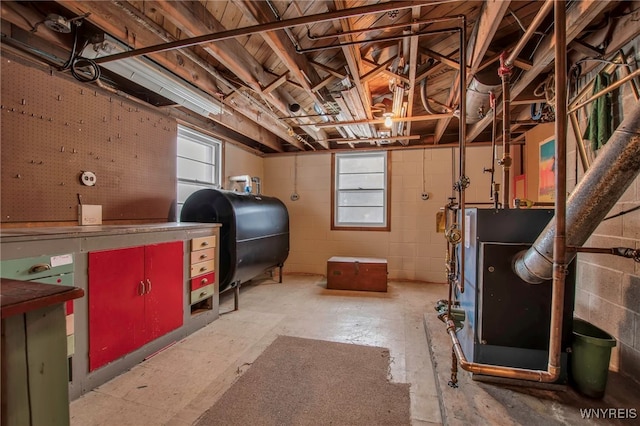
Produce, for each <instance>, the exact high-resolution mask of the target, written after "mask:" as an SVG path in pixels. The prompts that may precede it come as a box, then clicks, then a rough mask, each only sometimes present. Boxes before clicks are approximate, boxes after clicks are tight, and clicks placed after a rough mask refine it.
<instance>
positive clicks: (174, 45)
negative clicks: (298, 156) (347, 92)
mask: <svg viewBox="0 0 640 426" xmlns="http://www.w3.org/2000/svg"><path fill="white" fill-rule="evenodd" d="M421 3H423V4H424V3H430V1H426V0H416V1H400V2H389V3H377V4H372V5H368V6H362V7H354V8H351V9H342V10H335V11H332V12H327V13H318V14H315V15H308V16H300V17H297V18H292V19H283V20H282V21H275V22H268V23H266V24H258V25H252V26H249V27H243V28H236V29H233V30H227V31H219V32H216V33H212V34H204V35H201V36H197V37H191V38H186V39H182V40H176V41H173V42H169V43H163V44H157V45H154V46H149V47H143V48H141V49H134V50H130V51H128V52H123V53H117V54H115V55H110V56H103V57H102V58H97V59H95V62H96V63H98V64H103V63H106V62H111V61H117V60H119V59H125V58H132V57H135V56H141V55H148V54H150V53H158V52H165V51H167V50H173V49H179V48H181V47H189V46H195V45H199V44H204V43H210V42H214V41H220V40H227V39H231V38H237V37H241V36H246V35H251V34H256V33H262V32H269V31H276V30H283V29H285V28H289V27H296V26H300V25H306V24H311V23H316V22H326V21H334V20H336V19H344V18H351V17H355V16H360V15H366V14H370V13H380V12H387V11H389V10H400V9H409V8H412V7H415V6H419V5H420V4H421Z"/></svg>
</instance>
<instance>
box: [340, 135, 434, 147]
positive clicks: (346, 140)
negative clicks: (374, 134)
mask: <svg viewBox="0 0 640 426" xmlns="http://www.w3.org/2000/svg"><path fill="white" fill-rule="evenodd" d="M420 138H422V136H420V135H413V136H390V137H388V138H366V139H353V138H335V139H327V142H335V143H337V144H343V143H346V144H349V143H371V142H383V141H408V140H418V139H420ZM401 143H402V142H401ZM403 145H406V143H405V144H403Z"/></svg>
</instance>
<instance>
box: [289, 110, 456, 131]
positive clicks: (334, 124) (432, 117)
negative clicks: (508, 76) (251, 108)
mask: <svg viewBox="0 0 640 426" xmlns="http://www.w3.org/2000/svg"><path fill="white" fill-rule="evenodd" d="M452 116H453V113H449V112H444V113H442V114H427V115H416V116H413V117H393V118H391V121H392V122H393V123H398V122H409V121H429V120H439V119H441V118H442V117H452ZM384 121H385V119H383V118H380V119H377V118H374V119H373V120H352V121H340V122H338V121H328V122H326V123H316V124H300V127H304V126H316V127H318V128H323V127H342V126H353V125H357V124H383V123H384Z"/></svg>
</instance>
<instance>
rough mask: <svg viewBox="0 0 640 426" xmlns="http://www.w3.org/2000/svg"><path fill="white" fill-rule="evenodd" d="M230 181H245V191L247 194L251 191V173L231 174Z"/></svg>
mask: <svg viewBox="0 0 640 426" xmlns="http://www.w3.org/2000/svg"><path fill="white" fill-rule="evenodd" d="M229 181H230V182H244V183H245V184H244V188H243V189H244V192H246V193H247V194H250V193H251V176H249V175H239V176H229Z"/></svg>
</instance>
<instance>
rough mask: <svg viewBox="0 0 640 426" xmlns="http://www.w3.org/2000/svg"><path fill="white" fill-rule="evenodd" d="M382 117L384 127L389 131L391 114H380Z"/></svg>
mask: <svg viewBox="0 0 640 426" xmlns="http://www.w3.org/2000/svg"><path fill="white" fill-rule="evenodd" d="M382 116H383V117H384V127H386V128H387V129H390V128H391V126H393V120H392V119H391V118H392V117H393V114H392V113H390V112H385V113H384V114H382Z"/></svg>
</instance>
